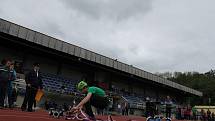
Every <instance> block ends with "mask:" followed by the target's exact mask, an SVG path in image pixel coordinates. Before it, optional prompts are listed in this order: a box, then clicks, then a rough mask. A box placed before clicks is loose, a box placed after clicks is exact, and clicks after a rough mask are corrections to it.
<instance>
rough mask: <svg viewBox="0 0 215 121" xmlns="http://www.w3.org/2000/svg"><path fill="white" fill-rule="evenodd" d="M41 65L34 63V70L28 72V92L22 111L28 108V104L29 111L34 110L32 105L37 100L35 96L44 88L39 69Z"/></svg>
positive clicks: (26, 78) (26, 79)
mask: <svg viewBox="0 0 215 121" xmlns="http://www.w3.org/2000/svg"><path fill="white" fill-rule="evenodd" d="M39 69H40V66H39V63H34V64H33V70H32V71H30V72H29V73H27V74H26V76H25V81H26V93H25V98H24V101H23V104H22V107H21V109H22V111H25V110H26V106H27V104H28V109H27V111H28V112H32V111H33V110H32V106H33V103H34V101H35V96H36V93H37V90H38V89H42V88H43V87H42V78H41V73H40V71H39Z"/></svg>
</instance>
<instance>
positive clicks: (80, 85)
mask: <svg viewBox="0 0 215 121" xmlns="http://www.w3.org/2000/svg"><path fill="white" fill-rule="evenodd" d="M86 86H87V83H86V82H84V81H81V82H79V83H78V86H77V87H78V90H79V91H82V89H83V88H84V87H86Z"/></svg>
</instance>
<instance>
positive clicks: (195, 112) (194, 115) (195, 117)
mask: <svg viewBox="0 0 215 121" xmlns="http://www.w3.org/2000/svg"><path fill="white" fill-rule="evenodd" d="M192 113H193V120H196V119H197V110H196V108H195V107H193V108H192Z"/></svg>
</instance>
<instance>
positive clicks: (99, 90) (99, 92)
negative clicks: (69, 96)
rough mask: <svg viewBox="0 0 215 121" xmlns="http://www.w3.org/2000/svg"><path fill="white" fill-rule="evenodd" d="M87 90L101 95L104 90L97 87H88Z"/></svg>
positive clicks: (103, 93) (103, 94) (102, 95)
mask: <svg viewBox="0 0 215 121" xmlns="http://www.w3.org/2000/svg"><path fill="white" fill-rule="evenodd" d="M87 91H88V93H92V94H95V95H98V96H101V97H104V96H105V91H104V90H103V89H101V88H98V87H89V88H88V90H87Z"/></svg>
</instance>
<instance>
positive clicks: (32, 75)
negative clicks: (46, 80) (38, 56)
mask: <svg viewBox="0 0 215 121" xmlns="http://www.w3.org/2000/svg"><path fill="white" fill-rule="evenodd" d="M25 82H26V84H30V85H31V87H34V88H36V89H38V88H40V89H42V88H43V82H42V77H41V73H40V72H38V77H37V73H36V72H35V71H34V70H32V71H30V72H29V73H27V74H26V75H25Z"/></svg>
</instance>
